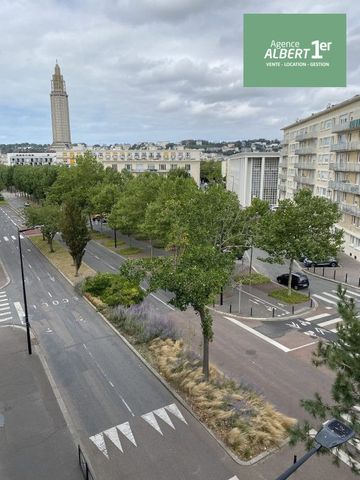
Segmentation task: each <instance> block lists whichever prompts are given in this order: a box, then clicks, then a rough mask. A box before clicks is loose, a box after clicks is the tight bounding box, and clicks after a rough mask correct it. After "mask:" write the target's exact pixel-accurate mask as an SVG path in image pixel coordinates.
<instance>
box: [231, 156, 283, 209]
mask: <svg viewBox="0 0 360 480" xmlns="http://www.w3.org/2000/svg"><path fill="white" fill-rule="evenodd" d="M279 162H280V156H279V154H278V153H268V152H266V153H259V152H247V153H238V154H235V155H231V156H230V157H228V158H227V159H226V160H224V161H223V169H222V173H223V175H224V176H226V189H227V190H230V191H232V192H235V193H236V194H237V196H238V198H239V202H240V205H242V206H243V207H247V206H249V205H250V204H251V201H252V199H253V198H255V197H256V198H260V199H261V200H266V201H267V202H269V204H270V205H271V206H274V205H276V204H277V202H278V190H277V188H278V175H279Z"/></svg>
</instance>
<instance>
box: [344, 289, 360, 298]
mask: <svg viewBox="0 0 360 480" xmlns="http://www.w3.org/2000/svg"><path fill="white" fill-rule="evenodd" d="M346 292H347V293H350V294H351V295H355V297H360V293H357V292H353V291H352V290H346Z"/></svg>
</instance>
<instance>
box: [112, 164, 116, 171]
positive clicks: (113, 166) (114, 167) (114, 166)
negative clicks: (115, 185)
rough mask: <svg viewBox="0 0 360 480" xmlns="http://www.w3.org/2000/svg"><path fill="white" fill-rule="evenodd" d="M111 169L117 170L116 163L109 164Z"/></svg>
mask: <svg viewBox="0 0 360 480" xmlns="http://www.w3.org/2000/svg"><path fill="white" fill-rule="evenodd" d="M111 169H112V170H114V171H115V172H117V165H116V163H113V164H112V165H111Z"/></svg>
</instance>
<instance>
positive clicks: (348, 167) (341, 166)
mask: <svg viewBox="0 0 360 480" xmlns="http://www.w3.org/2000/svg"><path fill="white" fill-rule="evenodd" d="M329 168H330V170H335V171H337V172H360V163H355V162H332V163H330V164H329Z"/></svg>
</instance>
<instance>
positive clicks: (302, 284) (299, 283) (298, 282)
mask: <svg viewBox="0 0 360 480" xmlns="http://www.w3.org/2000/svg"><path fill="white" fill-rule="evenodd" d="M276 280H277V281H278V282H279V283H281V285H288V282H289V274H288V273H283V274H282V275H279V276H278V277H276ZM308 286H309V279H308V277H307V276H306V275H305V274H304V273H301V272H294V273H292V275H291V288H293V289H294V290H298V289H299V288H307V287H308Z"/></svg>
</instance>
